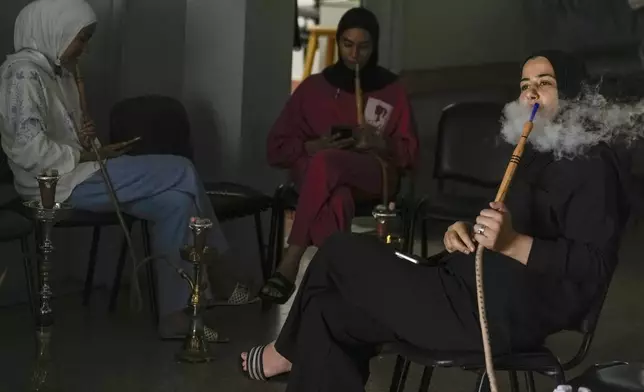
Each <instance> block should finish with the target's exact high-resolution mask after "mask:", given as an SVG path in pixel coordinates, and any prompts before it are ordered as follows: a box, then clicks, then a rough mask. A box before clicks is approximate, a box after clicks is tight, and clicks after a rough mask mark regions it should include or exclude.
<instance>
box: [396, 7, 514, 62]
mask: <svg viewBox="0 0 644 392" xmlns="http://www.w3.org/2000/svg"><path fill="white" fill-rule="evenodd" d="M401 3H402V5H403V18H404V29H403V34H402V37H401V39H402V47H403V53H402V58H403V68H404V69H408V70H409V69H426V68H439V67H448V66H455V65H472V64H479V63H489V62H496V61H507V60H517V59H520V58H521V57H522V56H523V53H524V51H525V39H524V34H525V32H524V29H523V9H522V1H519V0H469V1H441V2H435V1H423V0H415V1H403V2H401Z"/></svg>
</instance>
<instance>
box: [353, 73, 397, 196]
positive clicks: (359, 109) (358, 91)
mask: <svg viewBox="0 0 644 392" xmlns="http://www.w3.org/2000/svg"><path fill="white" fill-rule="evenodd" d="M355 71H356V72H355V75H356V76H355V96H356V117H357V118H358V125H360V126H362V125H364V123H365V121H364V101H363V98H362V87H361V86H360V64H358V63H356V68H355ZM372 155H373V156H374V157H375V158H376V159H377V160H378V162H379V163H380V168H381V170H382V205H383V206H385V208H386V209H389V181H388V177H389V176H388V173H387V162H386V161H385V160H384V159H382V158H381V157H380V156H379V155H378V154H376V153H372Z"/></svg>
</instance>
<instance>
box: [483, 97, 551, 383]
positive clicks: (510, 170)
mask: <svg viewBox="0 0 644 392" xmlns="http://www.w3.org/2000/svg"><path fill="white" fill-rule="evenodd" d="M537 110H539V104H538V103H535V104H534V107H533V108H532V114H531V115H530V120H528V121H526V122H525V124H524V125H523V132H522V133H521V138H520V139H519V142H518V143H517V146H516V147H515V148H514V152H513V153H512V157H511V158H510V163H509V164H508V166H507V168H506V170H505V174H504V175H503V180H502V181H501V186H500V187H499V190H498V192H497V194H496V198H495V199H494V200H495V201H496V202H503V201H504V200H505V196H506V194H507V192H508V189H509V188H510V183H511V182H512V178H513V177H514V172H515V171H516V168H517V166H518V165H519V162H520V161H521V157H522V156H523V151H524V149H525V144H526V141H527V140H528V136H529V135H530V132H532V127H533V122H532V121H533V120H534V116H535V115H536V114H537ZM484 249H485V248H484V247H483V245H481V244H479V245H478V247H477V249H476V264H475V266H476V267H475V268H476V271H475V275H476V302H477V305H478V311H479V323H480V324H481V335H482V338H483V352H484V354H485V371H486V372H487V375H488V379H489V381H490V390H491V392H497V391H498V385H497V382H496V375H495V373H494V360H493V358H492V348H491V346H490V332H489V328H488V323H487V315H486V311H485V288H484V286H483V251H484Z"/></svg>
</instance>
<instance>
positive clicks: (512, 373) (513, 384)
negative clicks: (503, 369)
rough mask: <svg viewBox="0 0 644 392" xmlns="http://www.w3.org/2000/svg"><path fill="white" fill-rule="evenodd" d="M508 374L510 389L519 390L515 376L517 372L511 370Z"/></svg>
mask: <svg viewBox="0 0 644 392" xmlns="http://www.w3.org/2000/svg"><path fill="white" fill-rule="evenodd" d="M508 375H509V376H510V390H511V391H512V392H519V378H518V377H517V372H516V371H514V370H511V371H509V372H508Z"/></svg>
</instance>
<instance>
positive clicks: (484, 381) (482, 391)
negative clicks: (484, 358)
mask: <svg viewBox="0 0 644 392" xmlns="http://www.w3.org/2000/svg"><path fill="white" fill-rule="evenodd" d="M489 391H490V382H489V380H488V378H487V372H486V371H481V372H479V375H478V377H477V378H476V387H475V389H474V392H489Z"/></svg>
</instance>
